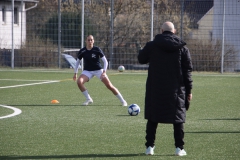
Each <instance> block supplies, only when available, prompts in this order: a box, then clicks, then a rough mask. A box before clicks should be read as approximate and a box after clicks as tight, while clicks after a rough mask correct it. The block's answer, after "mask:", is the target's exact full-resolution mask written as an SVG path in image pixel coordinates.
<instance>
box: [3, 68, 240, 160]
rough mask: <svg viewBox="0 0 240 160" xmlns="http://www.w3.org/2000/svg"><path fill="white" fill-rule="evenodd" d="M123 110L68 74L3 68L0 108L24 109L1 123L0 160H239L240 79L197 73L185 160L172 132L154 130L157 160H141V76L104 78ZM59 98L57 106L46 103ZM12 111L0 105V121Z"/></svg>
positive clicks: (98, 87) (96, 87)
mask: <svg viewBox="0 0 240 160" xmlns="http://www.w3.org/2000/svg"><path fill="white" fill-rule="evenodd" d="M108 75H109V78H110V80H111V81H112V83H113V84H114V85H115V86H116V87H117V88H118V89H119V90H120V91H121V93H122V95H123V96H124V97H125V99H126V100H127V102H128V104H131V103H137V104H138V105H139V106H140V107H141V113H140V115H138V116H129V115H128V113H127V107H122V106H121V105H120V102H119V101H118V99H117V98H116V97H115V96H114V95H112V93H111V92H110V91H108V90H107V89H106V88H105V86H104V85H103V84H102V83H101V82H100V81H99V80H98V79H97V78H93V79H92V80H91V81H90V82H89V83H87V84H86V86H87V88H88V90H89V93H90V94H91V96H92V98H93V100H94V103H93V104H92V105H90V106H80V104H81V103H82V102H83V101H84V97H83V96H82V94H81V93H80V91H79V90H78V88H77V85H76V83H75V82H73V81H72V80H71V79H72V76H73V70H43V69H42V70H33V69H29V70H28V69H26V70H17V69H15V70H10V69H8V70H6V69H0V87H4V86H13V85H21V84H30V83H39V82H43V81H47V80H58V81H60V82H56V83H49V84H39V85H32V86H24V87H16V88H2V89H0V97H1V99H0V105H7V106H12V107H15V108H19V109H21V110H22V113H21V114H20V115H17V116H14V117H11V118H6V119H0V126H1V127H0V134H1V136H0V159H104V160H105V159H130V160H131V159H136V160H138V159H140V160H141V159H142V160H145V159H162V160H165V159H170V160H171V159H173V160H175V159H177V158H180V159H190V160H199V159H202V160H216V159H217V160H230V159H231V160H232V159H233V160H235V159H236V160H237V159H239V157H240V127H239V126H240V98H239V97H240V75H239V74H223V75H221V74H216V73H211V74H209V73H194V74H193V80H194V83H193V86H194V89H193V91H192V92H193V100H192V102H191V106H190V110H189V111H188V112H187V121H186V124H185V142H186V145H185V149H186V151H187V153H188V155H187V156H185V157H175V156H174V155H173V154H174V151H175V149H174V140H173V130H172V125H166V124H159V127H158V130H157V139H156V149H155V155H154V156H145V155H144V154H143V153H144V151H145V146H144V143H145V125H146V120H145V119H144V94H145V81H146V77H147V74H146V72H133V71H129V72H128V71H126V72H123V73H118V72H116V71H109V72H108ZM52 99H57V100H58V101H59V102H60V103H59V104H51V103H50V101H51V100H52ZM11 113H13V110H11V109H7V108H4V107H1V106H0V117H2V116H6V115H9V114H11Z"/></svg>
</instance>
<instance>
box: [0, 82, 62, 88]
mask: <svg viewBox="0 0 240 160" xmlns="http://www.w3.org/2000/svg"><path fill="white" fill-rule="evenodd" d="M55 82H60V81H46V82H39V83H29V84H20V85H14V86H4V87H0V89H4V88H15V87H23V86H33V85H37V84H46V83H55Z"/></svg>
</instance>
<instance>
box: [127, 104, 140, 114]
mask: <svg viewBox="0 0 240 160" xmlns="http://www.w3.org/2000/svg"><path fill="white" fill-rule="evenodd" d="M139 113H140V107H139V106H138V105H137V104H131V105H130V106H129V107H128V114H129V115H130V116H137V115H138V114H139Z"/></svg>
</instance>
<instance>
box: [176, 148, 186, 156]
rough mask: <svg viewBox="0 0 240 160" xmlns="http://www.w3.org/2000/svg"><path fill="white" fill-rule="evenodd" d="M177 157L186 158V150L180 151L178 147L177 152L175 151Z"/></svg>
mask: <svg viewBox="0 0 240 160" xmlns="http://www.w3.org/2000/svg"><path fill="white" fill-rule="evenodd" d="M175 155H176V156H186V155H187V153H186V151H185V150H184V149H180V148H179V147H177V148H176V151H175Z"/></svg>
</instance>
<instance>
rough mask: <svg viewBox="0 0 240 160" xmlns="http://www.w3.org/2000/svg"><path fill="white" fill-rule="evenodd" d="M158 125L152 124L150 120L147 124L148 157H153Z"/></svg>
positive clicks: (146, 144)
mask: <svg viewBox="0 0 240 160" xmlns="http://www.w3.org/2000/svg"><path fill="white" fill-rule="evenodd" d="M157 126H158V123H157V122H152V121H150V120H148V121H147V124H146V137H145V139H146V143H145V146H146V148H147V149H146V152H145V154H146V155H153V154H154V148H155V139H156V130H157Z"/></svg>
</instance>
